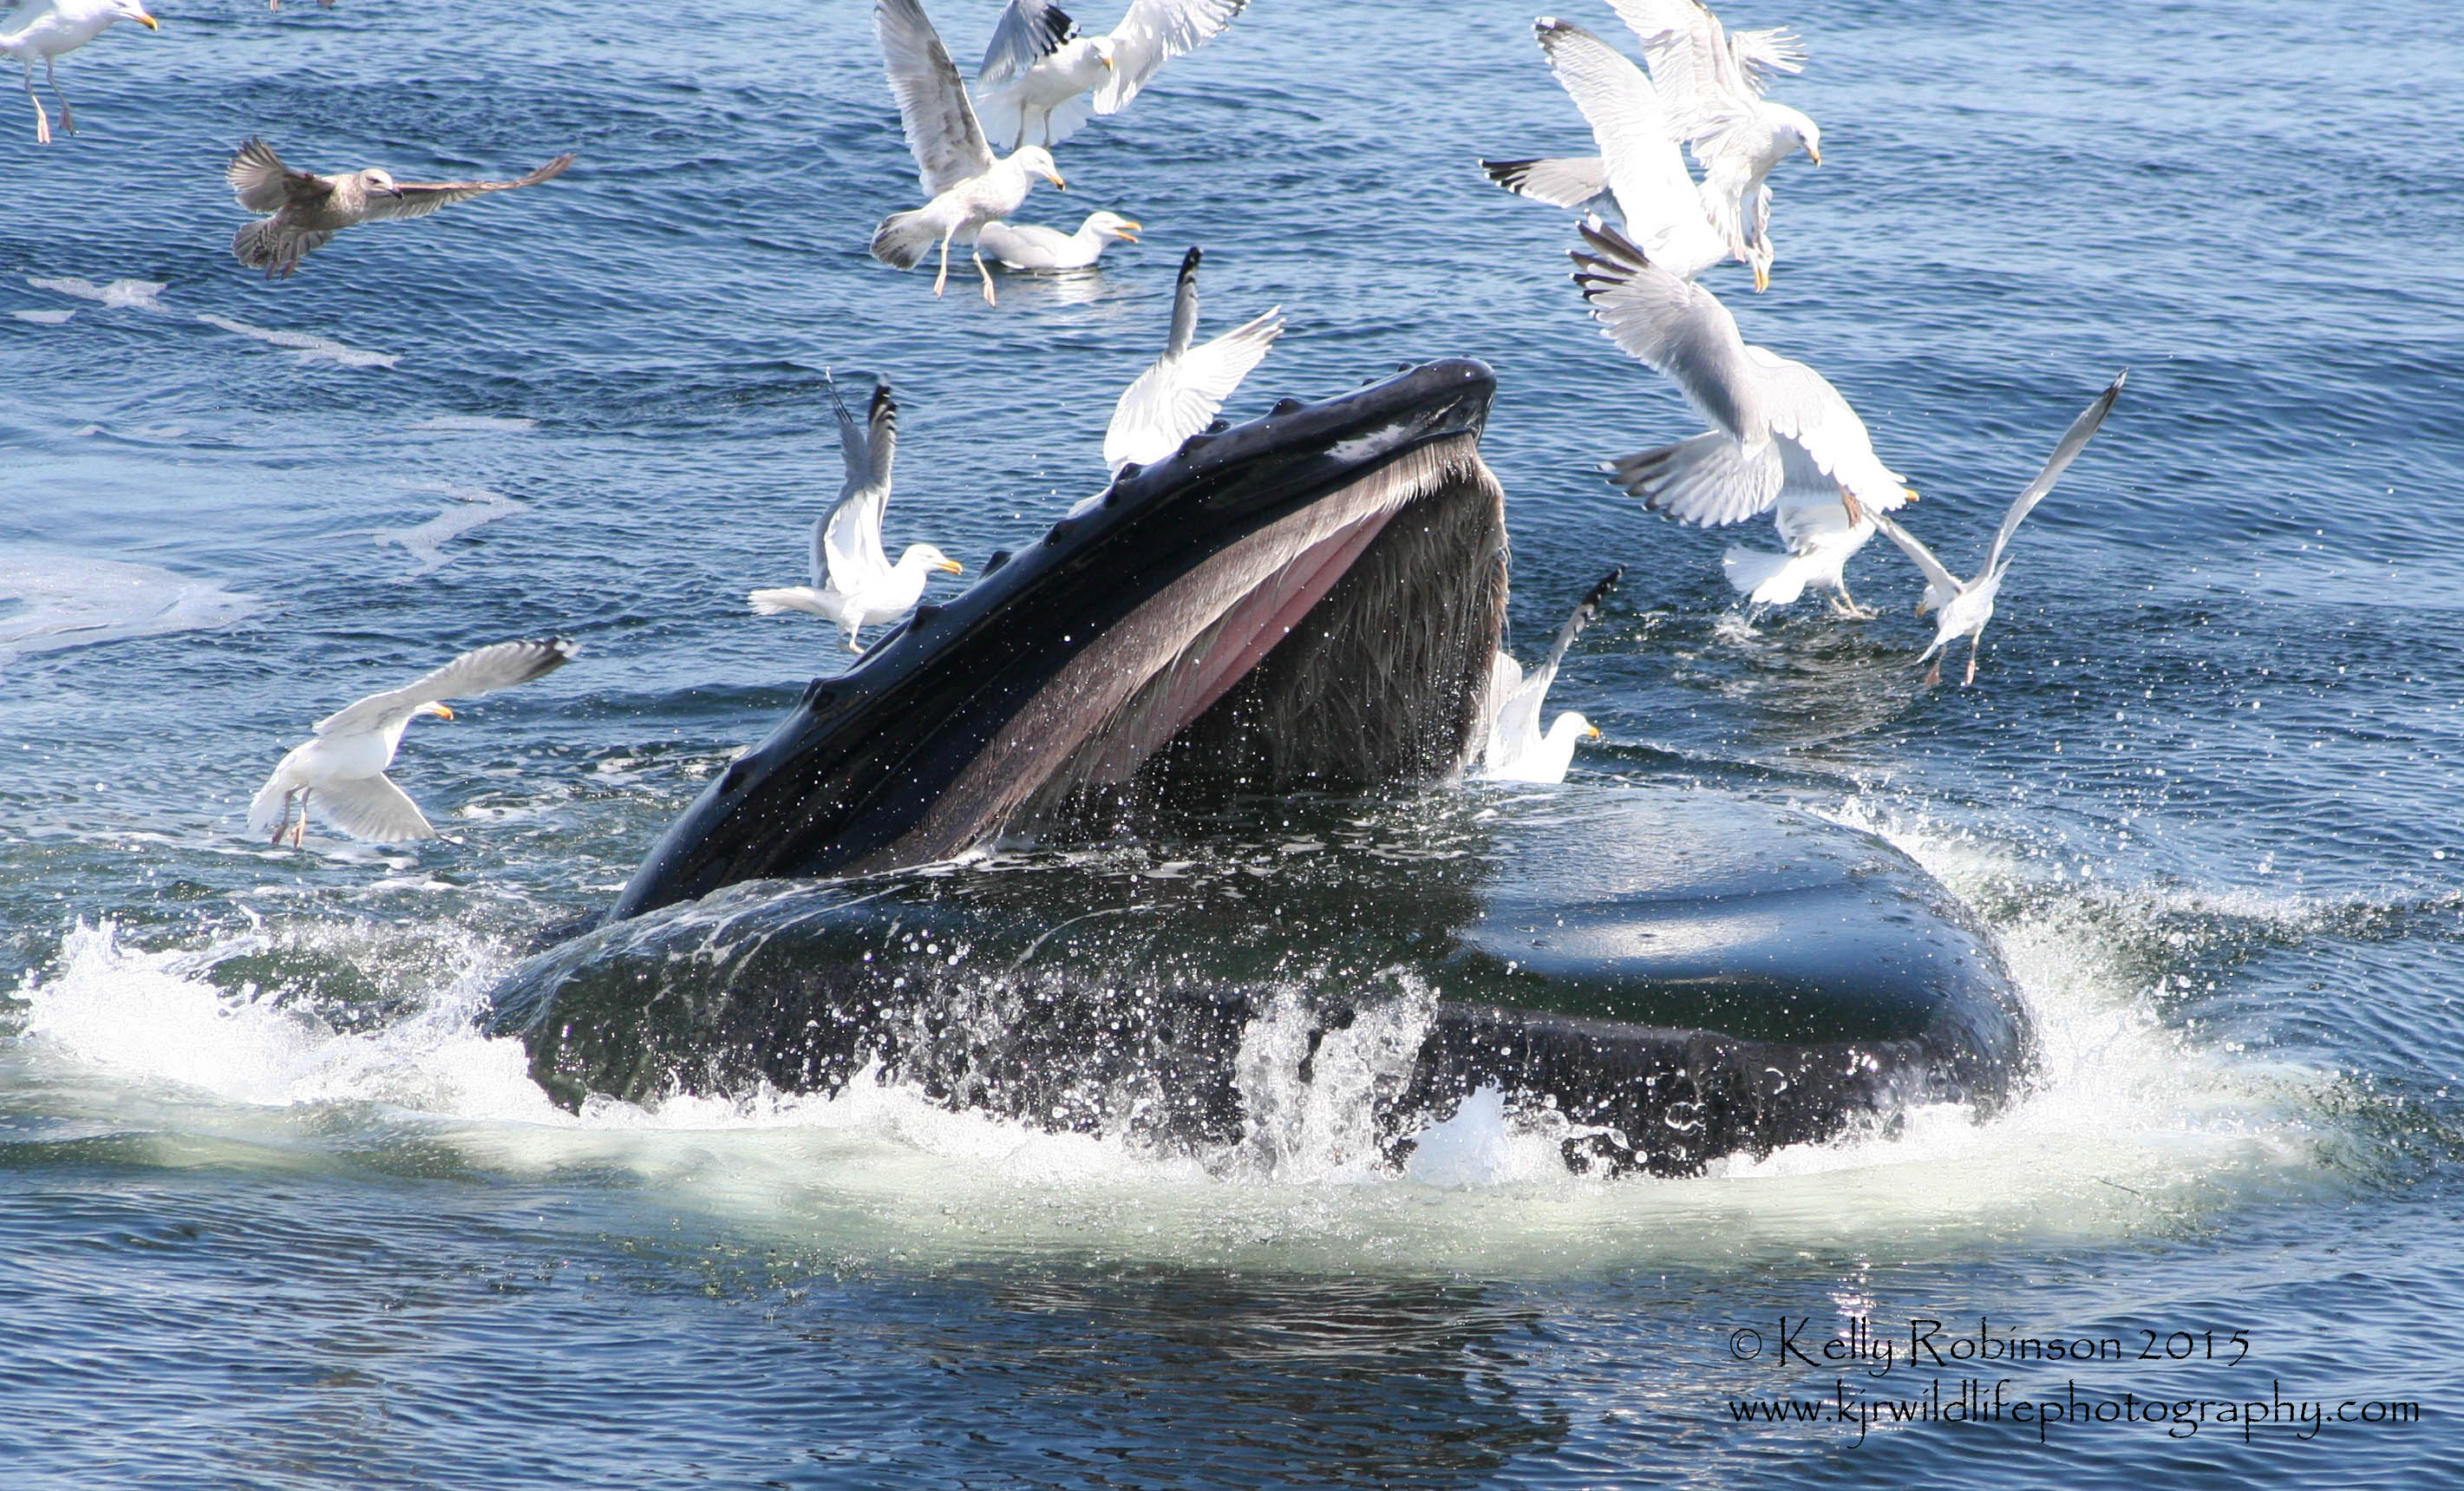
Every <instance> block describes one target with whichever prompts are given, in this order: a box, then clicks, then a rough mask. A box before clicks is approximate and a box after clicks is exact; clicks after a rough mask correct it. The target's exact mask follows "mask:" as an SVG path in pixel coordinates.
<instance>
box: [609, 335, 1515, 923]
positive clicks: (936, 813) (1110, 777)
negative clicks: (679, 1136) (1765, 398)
mask: <svg viewBox="0 0 2464 1491" xmlns="http://www.w3.org/2000/svg"><path fill="white" fill-rule="evenodd" d="M1495 386H1496V385H1495V380H1494V378H1493V376H1492V375H1491V373H1490V372H1489V370H1488V368H1487V367H1486V366H1485V365H1483V364H1482V363H1479V362H1471V361H1468V360H1452V361H1446V362H1432V363H1427V364H1423V365H1421V366H1419V367H1416V368H1412V369H1409V370H1407V371H1405V372H1403V373H1400V374H1398V375H1397V376H1396V377H1394V378H1391V379H1388V380H1386V381H1384V382H1382V383H1379V384H1375V385H1374V386H1371V387H1367V388H1363V389H1360V390H1358V391H1356V392H1353V393H1352V394H1349V395H1346V396H1344V397H1341V398H1337V399H1331V400H1327V401H1324V402H1322V403H1318V404H1313V405H1298V404H1294V403H1292V402H1290V401H1286V402H1285V403H1283V404H1279V405H1278V406H1276V412H1275V413H1273V414H1270V415H1268V416H1267V417H1266V418H1265V419H1261V420H1256V421H1253V422H1251V423H1249V424H1246V425H1243V426H1240V427H1237V428H1232V429H1228V430H1224V431H1222V432H1221V433H1218V434H1212V435H1199V436H1196V437H1194V438H1192V439H1191V440H1190V441H1189V442H1188V443H1187V444H1185V445H1184V446H1182V448H1181V449H1180V450H1179V452H1178V453H1177V454H1176V455H1174V456H1173V457H1172V458H1171V459H1169V460H1166V461H1162V462H1158V463H1156V464H1155V465H1154V466H1151V467H1148V468H1145V469H1143V470H1140V469H1137V468H1134V467H1129V468H1124V469H1123V470H1122V471H1121V472H1120V474H1119V475H1118V476H1117V477H1116V478H1115V480H1114V481H1113V483H1112V485H1111V488H1110V489H1109V490H1108V491H1107V492H1106V493H1104V496H1103V498H1102V500H1101V502H1100V503H1098V504H1096V505H1095V506H1093V507H1091V508H1089V509H1086V510H1085V511H1082V512H1080V513H1077V514H1073V515H1071V516H1068V517H1066V518H1064V519H1062V520H1061V521H1060V522H1058V523H1056V524H1055V525H1053V527H1052V529H1051V531H1050V532H1049V533H1047V534H1046V535H1045V537H1043V539H1042V540H1041V541H1039V542H1037V543H1035V544H1034V545H1032V546H1031V547H1029V548H1026V549H1024V550H1023V551H1022V552H1020V553H1018V554H1017V555H1015V556H1014V557H1011V558H1008V559H1006V561H1005V562H997V563H995V564H993V565H989V566H987V569H986V572H985V574H984V576H983V578H982V579H980V580H979V581H978V582H977V583H976V584H975V585H974V586H973V587H972V588H970V589H969V590H968V591H967V592H966V593H964V594H963V595H960V596H958V597H957V598H956V599H954V600H952V601H951V602H950V603H948V604H946V605H938V606H935V605H927V606H923V607H919V608H918V610H917V611H916V613H915V615H914V617H913V619H912V620H911V621H910V622H909V623H908V624H907V625H905V626H904V627H902V628H900V629H899V630H897V631H895V632H893V633H891V635H889V636H887V637H885V638H884V639H883V640H882V641H881V642H880V643H878V644H876V645H875V646H874V647H873V648H872V649H871V650H870V651H869V652H868V653H866V654H865V655H864V657H862V658H861V659H859V660H858V661H857V662H856V664H855V665H854V667H853V668H852V669H850V670H849V671H848V672H847V673H845V674H842V675H840V676H838V677H835V678H829V679H816V680H815V681H814V682H813V683H812V685H811V686H810V687H809V688H807V689H806V691H805V693H804V697H803V700H802V701H801V703H800V704H799V705H798V706H797V708H796V709H795V711H794V712H793V713H790V714H789V715H788V716H787V718H786V719H784V720H783V721H781V723H780V725H779V726H778V728H777V729H775V730H774V731H773V732H772V733H771V735H770V736H769V737H768V738H767V739H766V740H764V741H763V742H762V743H761V744H760V745H759V746H758V747H756V748H755V749H753V750H752V751H750V752H748V753H746V754H745V755H744V756H742V757H740V758H738V759H737V761H736V762H735V763H734V764H732V765H731V766H730V767H729V768H728V769H727V770H726V771H725V772H724V773H722V774H721V775H720V776H719V778H717V779H716V780H715V781H714V782H713V783H712V784H711V785H710V787H709V788H708V789H706V790H705V791H704V792H703V794H702V795H701V797H700V798H699V799H698V800H696V801H695V802H694V803H693V806H692V807H691V808H690V809H688V810H687V811H686V813H685V814H684V815H683V816H682V817H681V818H679V819H678V820H677V821H676V822H675V823H674V824H672V825H671V827H670V828H669V830H668V831H667V833H666V834H665V835H664V836H663V837H662V838H661V839H660V841H659V843H658V844H657V845H656V846H654V847H653V849H652V850H651V852H650V854H649V858H648V859H647V860H646V861H645V862H644V863H643V865H642V866H641V868H640V869H638V870H637V871H635V873H634V875H633V878H632V880H631V882H630V883H629V884H628V885H627V887H626V888H625V891H624V893H623V895H622V896H621V897H620V898H619V899H618V901H617V903H616V905H615V906H614V908H612V909H611V910H610V911H609V913H608V917H607V919H608V920H610V921H616V920H622V919H624V918H626V917H629V916H634V915H638V914H640V913H641V912H643V911H647V910H652V909H655V908H657V907H660V906H665V905H668V904H671V903H672V902H676V901H682V900H690V899H695V898H698V897H700V896H702V895H705V894H708V893H709V892H710V891H713V890H715V889H717V888H720V887H722V886H727V885H731V884H734V883H736V882H737V881H742V880H750V879H759V878H765V877H774V876H789V875H796V876H814V875H831V874H842V873H853V872H862V871H870V870H878V869H887V868H893V867H897V866H907V865H916V864H924V863H928V862H932V861H935V860H942V859H948V858H951V857H954V856H956V855H958V854H961V853H964V852H966V851H967V850H970V849H972V848H975V847H978V846H979V845H981V844H984V843H985V842H987V841H988V840H990V839H992V838H993V837H995V836H997V835H999V834H1000V833H1001V832H1002V831H1004V830H1005V829H1007V828H1010V827H1012V826H1013V825H1014V824H1018V823H1021V822H1031V821H1035V820H1036V819H1038V818H1040V817H1042V816H1045V815H1048V814H1052V813H1057V812H1060V811H1063V810H1064V809H1066V808H1067V805H1068V804H1069V803H1071V802H1073V801H1076V800H1083V799H1084V798H1085V797H1086V796H1087V795H1088V794H1089V793H1103V792H1107V791H1121V790H1128V789H1131V788H1133V787H1138V788H1144V789H1147V790H1152V791H1156V792H1164V793H1169V794H1172V795H1175V796H1181V797H1185V796H1186V795H1187V794H1189V793H1191V792H1200V791H1208V790H1224V789H1229V790H1244V791H1287V790H1292V789H1295V788H1301V787H1329V788H1337V789H1356V788H1361V787H1374V786H1382V785H1389V784H1394V783H1400V782H1409V781H1419V780H1432V779H1439V778H1445V777H1448V776H1450V775H1452V774H1454V773H1456V772H1459V771H1460V770H1461V768H1462V766H1463V763H1464V761H1465V760H1466V759H1467V758H1468V756H1469V755H1470V753H1471V752H1472V750H1473V748H1474V746H1475V744H1476V742H1477V740H1478V738H1479V735H1480V732H1479V729H1478V726H1479V722H1480V718H1481V709H1482V703H1483V701H1482V697H1481V691H1482V690H1483V688H1484V687H1485V680H1486V677H1487V671H1488V664H1489V658H1490V655H1491V654H1492V652H1493V651H1494V650H1495V647H1496V645H1497V639H1498V636H1499V634H1500V632H1501V630H1502V627H1503V625H1504V620H1505V603H1506V533H1505V509H1504V493H1502V491H1501V490H1500V489H1499V487H1498V484H1497V481H1496V478H1495V477H1494V476H1493V475H1492V474H1491V473H1490V472H1489V471H1488V469H1487V468H1486V466H1485V465H1484V464H1483V463H1482V461H1481V459H1480V453H1479V437H1480V432H1481V428H1482V425H1483V422H1484V421H1485V418H1486V415H1487V411H1488V405H1489V400H1490V397H1491V395H1492V394H1493V393H1494V391H1495Z"/></svg>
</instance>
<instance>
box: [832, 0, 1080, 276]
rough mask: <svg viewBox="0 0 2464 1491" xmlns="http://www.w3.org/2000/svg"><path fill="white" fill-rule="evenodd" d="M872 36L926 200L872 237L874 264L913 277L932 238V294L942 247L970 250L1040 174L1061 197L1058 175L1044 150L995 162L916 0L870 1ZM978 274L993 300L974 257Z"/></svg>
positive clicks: (1032, 148)
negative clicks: (935, 252) (937, 247)
mask: <svg viewBox="0 0 2464 1491" xmlns="http://www.w3.org/2000/svg"><path fill="white" fill-rule="evenodd" d="M872 29H873V34H874V35H876V36H878V37H879V38H880V40H881V59H882V62H883V63H884V64H885V65H886V66H887V67H888V68H889V70H890V92H891V95H892V96H893V97H894V98H896V99H898V118H899V122H900V123H901V125H903V126H904V127H905V129H906V132H907V148H908V149H909V150H910V151H911V152H913V155H914V157H915V173H916V175H917V177H918V178H919V179H920V180H921V181H922V182H923V184H924V189H925V190H926V191H929V192H931V193H932V194H933V200H932V201H930V202H928V203H926V204H924V205H923V206H922V207H920V208H914V209H913V211H907V212H892V213H891V214H890V215H889V216H888V217H885V218H883V219H882V220H881V226H880V227H879V228H878V229H875V230H873V234H872V256H873V257H874V258H876V259H879V260H880V261H881V262H882V263H884V264H887V265H889V266H890V267H891V268H892V269H913V268H914V267H915V266H916V265H918V264H921V263H923V262H924V254H925V252H927V251H928V250H930V249H931V248H932V247H933V243H934V240H935V239H938V240H940V244H941V273H940V274H938V275H936V276H935V278H934V280H933V293H934V294H935V295H936V296H937V295H939V294H940V293H941V292H942V291H943V290H944V289H946V288H948V286H949V283H950V245H951V244H952V243H953V242H957V243H964V244H973V243H974V242H975V241H976V233H977V230H979V229H980V228H982V227H983V226H984V225H985V224H986V223H998V222H1001V221H1002V220H1004V219H1006V218H1007V217H1008V216H1009V215H1010V214H1011V213H1013V212H1015V211H1017V210H1018V209H1019V208H1022V207H1023V206H1025V204H1026V194H1027V192H1028V191H1029V190H1030V189H1031V188H1032V187H1033V186H1034V185H1035V183H1034V182H1033V181H1031V180H1030V179H1029V177H1030V176H1041V177H1043V178H1044V179H1045V181H1048V182H1050V183H1052V185H1053V186H1058V187H1060V188H1062V189H1063V190H1065V191H1066V190H1067V189H1068V183H1067V182H1065V181H1063V180H1062V179H1061V168H1060V167H1059V166H1057V165H1055V164H1052V156H1051V153H1050V152H1049V151H1047V150H1045V148H1044V147H1043V146H1042V145H1027V146H1024V147H1023V148H1021V149H1018V150H1014V151H1012V152H1011V153H1010V154H1008V155H1005V156H1001V157H999V158H998V159H996V158H995V157H994V155H993V149H992V146H991V145H990V144H989V143H986V142H985V140H984V127H983V125H982V124H980V123H979V122H978V121H977V120H976V107H975V105H974V104H972V103H970V102H968V101H967V85H966V83H965V82H964V81H963V80H961V79H960V78H959V77H958V67H957V63H955V62H952V61H951V60H950V49H949V48H947V47H944V46H942V45H941V37H940V35H939V33H936V32H935V31H934V30H933V23H932V22H931V21H930V20H927V19H926V18H925V15H924V8H923V7H922V6H920V5H918V4H916V3H915V0H875V4H874V6H873V11H872ZM975 258H976V273H978V274H981V275H982V276H983V278H984V303H985V304H986V305H993V304H997V303H999V302H998V301H997V300H996V299H995V297H994V296H993V275H992V271H990V270H988V269H986V268H984V256H983V252H982V251H981V250H980V249H979V250H977V251H976V253H975Z"/></svg>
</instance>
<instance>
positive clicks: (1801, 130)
mask: <svg viewBox="0 0 2464 1491" xmlns="http://www.w3.org/2000/svg"><path fill="white" fill-rule="evenodd" d="M1770 107H1771V112H1772V113H1773V114H1776V115H1778V116H1779V121H1780V123H1779V132H1780V138H1781V139H1783V140H1785V139H1787V138H1788V137H1790V136H1791V135H1793V136H1795V137H1796V147H1797V148H1798V149H1800V150H1802V151H1804V152H1805V158H1806V159H1807V160H1809V161H1812V162H1813V163H1814V164H1816V165H1820V164H1822V126H1821V125H1819V124H1816V123H1815V122H1814V121H1812V120H1810V119H1808V118H1806V117H1805V116H1804V115H1802V114H1800V113H1798V112H1797V111H1796V110H1794V109H1792V108H1790V107H1789V106H1788V105H1786V104H1784V103H1774V104H1772V105H1771V106H1770Z"/></svg>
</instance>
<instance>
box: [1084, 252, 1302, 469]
mask: <svg viewBox="0 0 2464 1491" xmlns="http://www.w3.org/2000/svg"><path fill="white" fill-rule="evenodd" d="M1200 257H1201V255H1200V254H1199V252H1198V250H1197V249H1196V248H1195V247H1192V248H1191V249H1190V251H1189V252H1187V253H1186V254H1183V255H1182V256H1181V260H1180V279H1179V282H1178V283H1177V285H1176V286H1175V287H1174V290H1173V297H1172V334H1171V336H1170V337H1169V338H1168V339H1167V340H1165V342H1164V349H1163V356H1162V357H1160V358H1157V359H1156V360H1155V362H1154V364H1153V365H1152V366H1150V367H1148V369H1147V370H1146V371H1145V372H1143V373H1140V374H1139V375H1138V376H1137V381H1136V382H1134V383H1133V384H1130V386H1129V387H1128V388H1127V389H1125V390H1123V392H1122V394H1121V400H1120V403H1118V404H1116V405H1114V406H1112V423H1111V426H1110V427H1109V428H1106V429H1105V431H1104V465H1105V466H1106V467H1108V468H1110V469H1111V470H1112V471H1119V470H1120V469H1121V468H1122V467H1123V466H1125V465H1128V464H1129V463H1131V462H1133V461H1134V462H1136V463H1137V464H1138V465H1140V466H1152V465H1154V464H1155V462H1157V461H1160V460H1162V459H1164V458H1165V457H1166V456H1169V455H1171V454H1172V453H1173V452H1174V451H1175V450H1177V449H1180V446H1181V442H1183V441H1185V440H1187V439H1188V438H1189V437H1190V436H1192V435H1195V434H1197V433H1199V431H1200V430H1203V429H1204V428H1206V427H1207V425H1208V424H1209V423H1210V422H1211V421H1213V420H1214V418H1215V413H1216V411H1217V410H1218V409H1221V407H1223V401H1224V400H1226V399H1228V398H1230V397H1232V392H1233V390H1234V389H1236V388H1238V387H1240V386H1241V380H1243V379H1244V378H1246V377H1248V376H1249V372H1250V369H1252V368H1254V367H1256V366H1257V365H1258V364H1259V363H1260V362H1264V361H1265V356H1266V353H1267V352H1268V350H1269V349H1271V348H1272V347H1273V346H1274V344H1275V339H1276V338H1278V337H1280V336H1282V335H1283V334H1284V308H1283V307H1282V306H1276V307H1275V308H1273V309H1272V310H1269V311H1267V312H1266V313H1265V315H1263V316H1260V317H1257V318H1254V319H1251V320H1248V321H1244V322H1243V323H1242V324H1241V325H1239V326H1236V327H1234V328H1233V329H1232V330H1230V331H1227V332H1225V333H1224V334H1223V335H1222V336H1221V337H1217V338H1216V339H1214V340H1211V341H1207V342H1202V343H1198V342H1197V339H1198V264H1199V258H1200ZM1193 343H1197V344H1196V345H1193Z"/></svg>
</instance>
